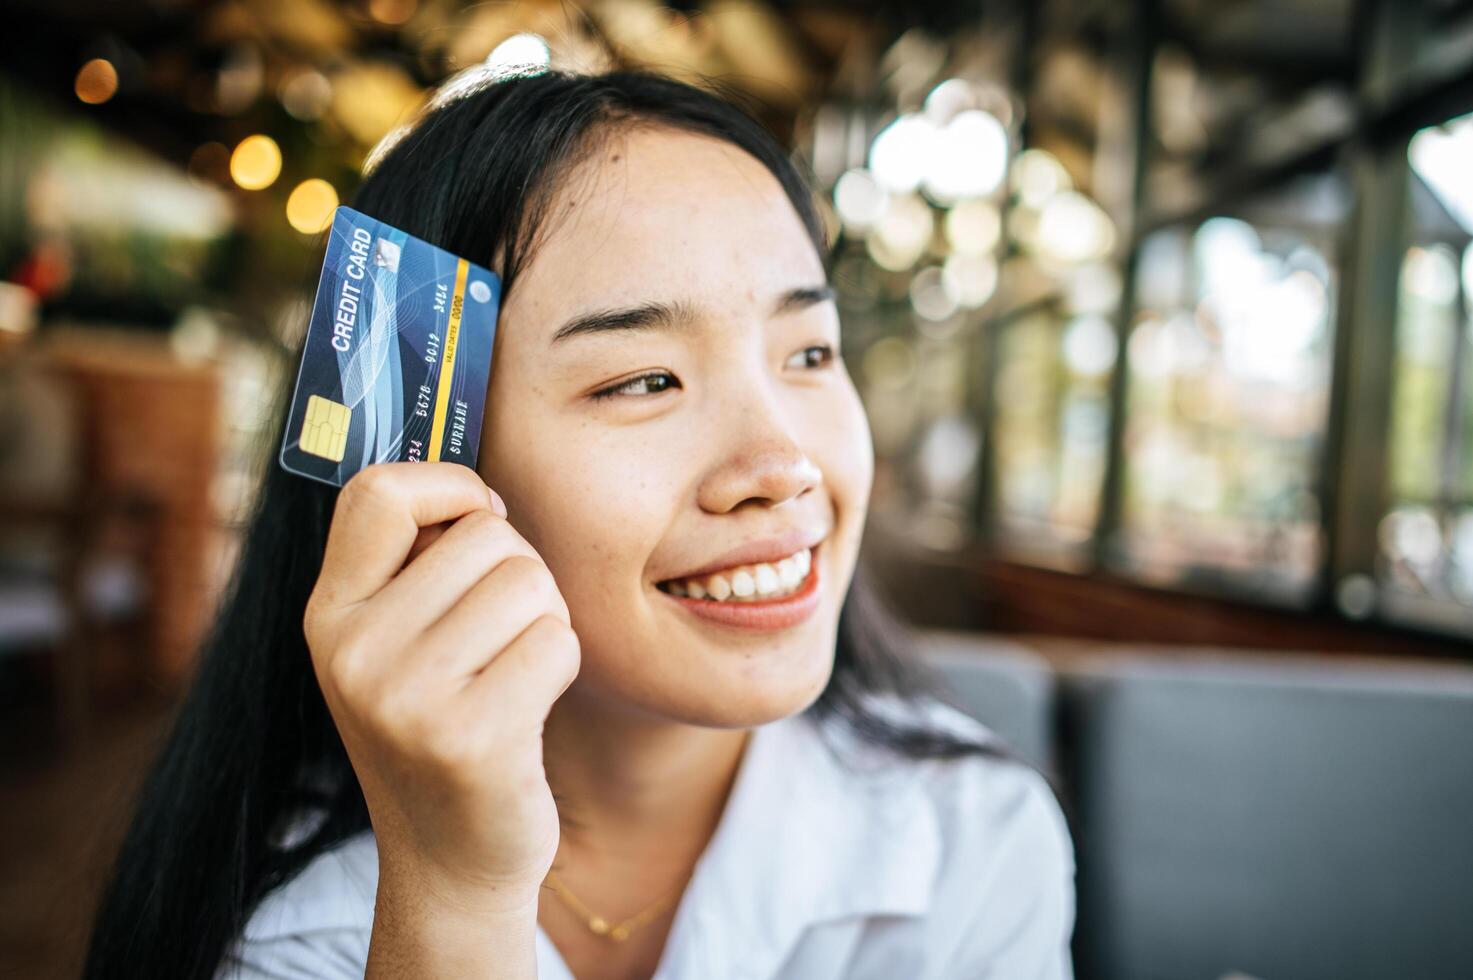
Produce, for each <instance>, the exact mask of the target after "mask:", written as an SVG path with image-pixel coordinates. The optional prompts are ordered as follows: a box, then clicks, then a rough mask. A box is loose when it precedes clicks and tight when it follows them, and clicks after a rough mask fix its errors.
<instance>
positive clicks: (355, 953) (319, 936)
mask: <svg viewBox="0 0 1473 980" xmlns="http://www.w3.org/2000/svg"><path fill="white" fill-rule="evenodd" d="M362 945H363V936H362V934H361V933H360V932H358V931H357V930H353V929H331V930H321V931H315V932H306V933H285V934H282V935H275V936H267V937H261V938H243V939H242V940H241V941H239V942H238V943H236V944H235V946H234V948H232V949H231V950H230V951H229V952H227V953H226V955H225V958H224V960H223V961H222V962H221V964H220V969H219V971H218V972H217V973H216V974H215V980H349V978H352V980H362V977H363V973H364V969H365V967H366V964H367V950H366V949H363V948H362Z"/></svg>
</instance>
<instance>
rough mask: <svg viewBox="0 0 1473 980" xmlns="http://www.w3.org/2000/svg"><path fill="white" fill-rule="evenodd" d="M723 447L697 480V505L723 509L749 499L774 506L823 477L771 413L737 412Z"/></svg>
mask: <svg viewBox="0 0 1473 980" xmlns="http://www.w3.org/2000/svg"><path fill="white" fill-rule="evenodd" d="M732 428H733V438H731V439H730V440H729V441H728V442H727V445H728V447H729V449H728V452H727V453H726V454H725V456H724V458H723V459H722V460H721V461H720V463H719V464H718V465H717V466H716V468H715V469H714V470H713V471H712V472H711V473H710V474H709V475H708V476H707V478H706V479H705V480H703V481H702V482H701V487H700V493H699V498H700V499H699V502H700V505H701V508H702V509H703V510H706V511H708V512H710V513H713V514H724V513H727V512H729V511H732V510H735V509H737V508H738V507H740V506H742V505H743V504H745V503H747V502H749V501H755V502H757V503H759V504H762V505H764V506H768V507H771V506H776V505H777V504H781V503H783V502H784V501H787V500H791V499H793V498H794V497H797V496H799V495H800V494H802V493H804V492H805V491H807V490H809V489H811V488H813V487H816V486H818V485H820V484H821V483H822V482H823V472H822V471H821V470H820V469H819V468H818V466H817V465H816V464H815V463H814V462H813V460H812V459H810V458H809V457H808V454H807V453H805V452H804V451H803V449H802V447H801V446H799V445H798V443H797V441H796V440H794V439H793V437H792V436H791V435H790V434H789V433H788V432H786V431H785V430H784V429H783V428H782V427H781V426H780V425H779V424H777V422H776V420H775V419H773V418H771V417H770V416H767V417H763V415H762V413H758V414H757V415H756V416H753V415H747V416H746V417H740V416H738V417H737V419H736V421H734V422H733V423H732Z"/></svg>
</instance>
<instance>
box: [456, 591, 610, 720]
mask: <svg viewBox="0 0 1473 980" xmlns="http://www.w3.org/2000/svg"><path fill="white" fill-rule="evenodd" d="M582 661H583V651H582V646H581V644H580V643H579V641H578V634H576V633H574V632H573V630H572V628H571V627H569V626H568V624H567V623H565V622H563V620H562V619H560V618H559V617H557V616H553V615H545V616H539V617H538V618H537V619H535V620H533V622H532V623H531V624H530V625H529V626H528V627H527V628H526V629H525V630H523V631H522V632H521V634H520V635H518V636H517V638H516V639H514V640H512V642H511V643H509V644H507V645H506V646H505V647H503V648H502V650H501V651H500V652H499V653H497V655H496V656H495V657H494V658H492V660H491V662H490V663H488V664H487V665H486V667H485V669H483V670H482V671H481V672H480V673H479V674H477V675H476V676H475V677H474V678H472V680H471V682H470V683H469V684H467V685H466V686H465V689H464V691H462V692H461V701H462V703H463V705H464V708H463V710H465V711H466V712H467V714H468V723H470V724H474V723H475V722H476V719H486V720H488V721H489V720H491V719H495V723H497V724H499V725H501V726H503V727H504V726H505V725H506V724H507V723H508V722H510V723H511V724H512V725H513V726H514V727H526V728H536V729H538V730H540V728H541V726H542V724H543V722H544V721H545V720H546V719H547V713H548V711H549V709H551V707H552V705H553V702H555V701H557V699H558V698H560V697H562V695H563V692H564V691H566V690H567V689H568V686H569V685H571V684H572V683H573V680H574V678H576V677H577V676H578V670H579V668H580V666H581V665H582ZM485 723H486V722H484V721H483V722H482V724H485Z"/></svg>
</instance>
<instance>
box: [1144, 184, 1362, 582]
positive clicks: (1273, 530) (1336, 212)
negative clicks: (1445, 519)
mask: <svg viewBox="0 0 1473 980" xmlns="http://www.w3.org/2000/svg"><path fill="white" fill-rule="evenodd" d="M1345 214H1346V196H1345V188H1344V185H1343V182H1342V180H1341V179H1340V178H1339V177H1338V176H1336V175H1333V174H1330V175H1321V176H1315V177H1310V178H1304V179H1302V180H1300V181H1297V182H1295V183H1293V184H1291V185H1289V186H1288V187H1286V188H1284V189H1283V190H1282V191H1281V192H1279V193H1276V194H1272V195H1266V196H1264V197H1263V198H1261V199H1258V200H1255V201H1253V202H1251V203H1249V204H1247V205H1245V206H1244V207H1242V208H1239V209H1237V211H1236V213H1234V214H1231V215H1229V214H1223V215H1219V216H1216V217H1212V218H1210V219H1208V220H1206V221H1204V222H1202V223H1201V224H1198V225H1195V226H1177V227H1172V228H1167V229H1165V230H1162V231H1160V232H1157V233H1155V234H1154V235H1152V236H1151V237H1150V238H1149V239H1147V240H1146V241H1145V242H1144V243H1143V246H1142V252H1141V255H1140V262H1139V268H1138V278H1137V313H1136V317H1135V322H1134V327H1133V330H1132V332H1131V338H1130V344H1129V348H1128V350H1127V357H1128V363H1129V369H1130V370H1129V388H1128V399H1127V409H1126V432H1125V487H1124V489H1125V498H1124V508H1123V514H1122V528H1121V532H1120V538H1119V539H1118V541H1116V542H1115V545H1116V555H1117V558H1118V559H1119V560H1121V561H1122V562H1123V564H1125V565H1126V567H1127V568H1129V569H1130V570H1132V571H1134V572H1135V573H1137V574H1139V575H1142V576H1144V577H1146V578H1148V579H1151V580H1156V581H1161V582H1163V583H1180V584H1186V585H1188V586H1193V585H1196V586H1201V587H1204V588H1222V587H1226V588H1229V589H1233V590H1235V591H1249V592H1254V593H1259V594H1261V595H1262V596H1263V597H1264V598H1268V599H1273V600H1279V601H1286V602H1293V601H1298V600H1301V599H1303V598H1304V597H1305V595H1306V594H1307V591H1308V590H1309V588H1310V586H1311V585H1312V583H1313V581H1314V577H1315V574H1316V571H1317V568H1318V564H1319V560H1320V555H1321V540H1320V539H1321V533H1320V526H1319V514H1320V500H1319V495H1318V478H1319V474H1320V463H1321V455H1322V451H1323V443H1324V432H1325V425H1326V415H1327V410H1328V398H1329V378H1330V362H1331V355H1332V342H1333V334H1334V322H1335V319H1334V298H1335V294H1336V270H1335V264H1334V263H1335V257H1336V248H1335V245H1336V240H1335V235H1336V233H1337V230H1338V228H1339V226H1340V224H1341V222H1342V221H1343V219H1344V217H1345Z"/></svg>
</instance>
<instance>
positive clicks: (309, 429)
mask: <svg viewBox="0 0 1473 980" xmlns="http://www.w3.org/2000/svg"><path fill="white" fill-rule="evenodd" d="M352 417H353V410H352V409H351V408H349V407H348V406H347V405H344V404H342V403H340V402H335V401H333V400H331V399H329V398H323V397H322V396H321V395H313V396H311V397H310V398H308V399H307V416H306V418H304V419H303V420H302V438H301V440H300V442H301V447H302V451H303V452H307V453H311V454H312V455H313V456H321V457H322V458H323V459H330V460H332V461H333V462H334V463H340V462H342V461H343V452H344V450H346V449H347V447H348V422H349V420H350V419H352Z"/></svg>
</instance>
